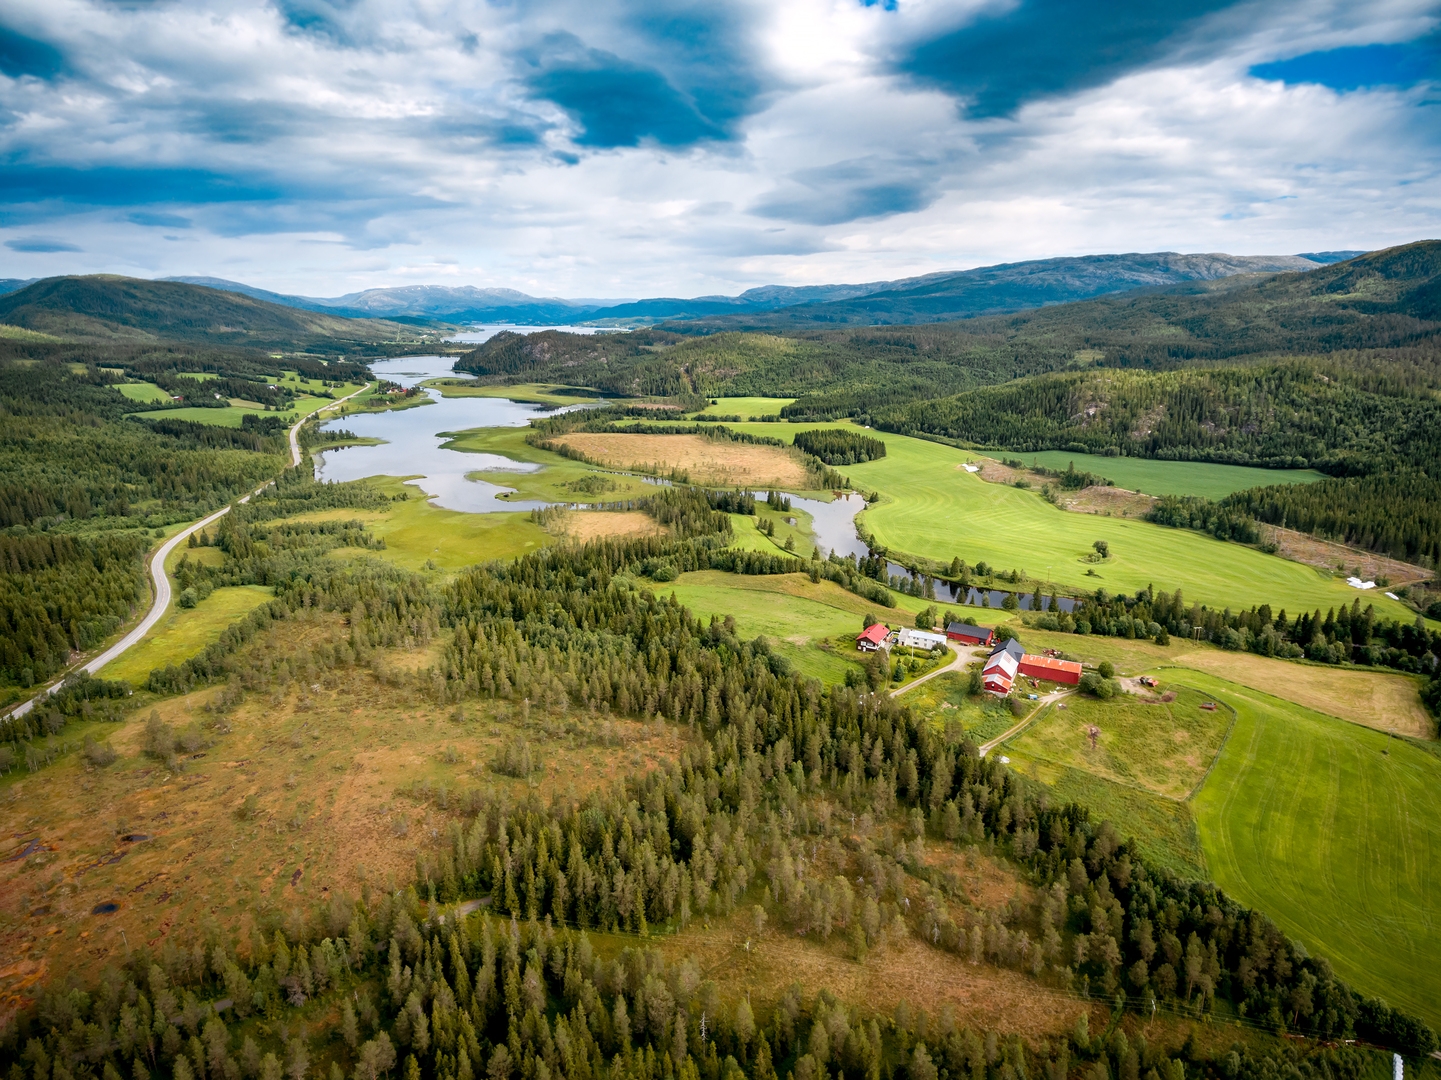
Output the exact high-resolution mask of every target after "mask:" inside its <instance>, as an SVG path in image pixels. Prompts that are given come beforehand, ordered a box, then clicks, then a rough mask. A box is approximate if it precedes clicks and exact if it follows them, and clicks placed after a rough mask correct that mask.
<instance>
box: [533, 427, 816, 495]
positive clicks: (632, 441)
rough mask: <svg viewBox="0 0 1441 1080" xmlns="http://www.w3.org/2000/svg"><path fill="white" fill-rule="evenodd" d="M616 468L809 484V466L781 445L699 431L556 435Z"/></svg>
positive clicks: (724, 480)
mask: <svg viewBox="0 0 1441 1080" xmlns="http://www.w3.org/2000/svg"><path fill="white" fill-rule="evenodd" d="M556 441H557V442H560V443H563V444H564V445H566V446H569V447H571V448H573V449H575V450H579V451H580V452H581V453H583V454H585V455H586V456H587V457H589V458H591V459H592V460H594V461H599V462H603V463H604V464H606V465H608V466H613V467H615V468H621V469H625V468H639V469H645V470H654V471H656V472H668V471H669V470H671V469H684V470H685V471H686V472H688V473H689V474H690V478H691V480H692V482H694V483H699V484H724V485H727V486H729V485H733V484H739V485H742V486H747V487H766V486H774V487H784V488H790V489H792V490H800V489H802V488H804V486H805V481H806V470H805V466H804V465H803V464H802V463H801V460H800V458H799V457H798V456H796V455H794V452H790V453H788V452H786V451H785V450H783V449H781V448H780V447H777V446H752V445H748V444H746V443H729V442H721V441H712V440H710V439H706V438H704V437H702V436H700V435H623V434H619V433H601V432H598V433H592V432H576V433H572V434H569V435H564V436H561V437H560V438H558V439H557V440H556Z"/></svg>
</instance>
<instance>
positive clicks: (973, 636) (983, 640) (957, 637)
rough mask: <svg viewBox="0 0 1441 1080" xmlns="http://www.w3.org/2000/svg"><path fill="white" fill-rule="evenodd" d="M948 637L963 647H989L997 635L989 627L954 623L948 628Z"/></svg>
mask: <svg viewBox="0 0 1441 1080" xmlns="http://www.w3.org/2000/svg"><path fill="white" fill-rule="evenodd" d="M946 637H948V638H950V639H951V640H952V641H959V642H960V643H961V644H962V645H989V644H990V643H991V642H992V641H994V640H995V637H996V633H995V631H994V630H992V629H991V628H990V627H989V626H972V625H971V624H970V623H959V622H953V623H951V624H950V625H949V626H947V627H946Z"/></svg>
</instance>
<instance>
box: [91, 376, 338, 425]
mask: <svg viewBox="0 0 1441 1080" xmlns="http://www.w3.org/2000/svg"><path fill="white" fill-rule="evenodd" d="M296 381H297V382H299V381H300V380H296ZM146 385H147V386H148V385H149V384H148V383H147V384H146ZM306 385H309V384H308V383H307V384H306ZM314 385H315V387H317V388H318V387H319V386H320V384H319V383H315V384H314ZM130 388H131V386H130V385H126V386H121V387H119V390H120V391H121V393H124V392H125V391H126V390H127V389H130ZM154 389H156V390H159V387H155V388H154ZM355 389H358V387H357V386H355V385H351V384H346V385H343V386H341V387H340V388H339V389H337V390H332V391H327V392H328V393H332V394H334V395H335V397H334V398H328V397H299V398H296V399H295V402H294V405H293V407H292V408H291V409H289V410H288V411H286V412H279V413H267V412H266V411H265V410H264V408H262V407H261V406H259V405H255V404H254V403H252V405H235V404H230V405H227V406H225V407H223V408H219V409H206V408H200V407H194V406H186V407H185V408H180V409H161V410H157V411H155V412H149V413H145V414H143V415H145V416H151V417H157V418H163V419H166V420H190V421H193V422H194V423H197V424H212V425H214V426H215V427H232V428H238V427H240V423H241V421H242V420H243V419H244V418H245V417H247V416H283V417H286V418H287V420H288V421H289V422H291V423H293V422H295V421H296V420H297V419H299V418H300V417H302V416H309V415H310V414H311V413H313V412H316V411H317V410H319V409H323V408H325V407H326V406H327V405H332V404H334V403H335V400H337V399H339V398H343V397H344V396H345V395H346V394H348V393H350V392H351V391H352V390H355ZM126 396H127V397H128V396H130V395H128V394H127V395H126ZM165 396H166V395H164V394H163V392H162V394H161V398H160V399H144V398H136V399H135V400H163V399H164V397H165ZM234 400H239V399H234ZM346 405H347V406H348V405H349V402H347V403H346ZM345 407H346V406H342V408H345Z"/></svg>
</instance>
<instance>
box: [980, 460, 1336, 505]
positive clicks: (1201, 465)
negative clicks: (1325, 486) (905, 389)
mask: <svg viewBox="0 0 1441 1080" xmlns="http://www.w3.org/2000/svg"><path fill="white" fill-rule="evenodd" d="M993 456H995V457H1006V458H1012V459H1019V460H1021V461H1024V462H1025V463H1026V464H1027V465H1032V464H1035V465H1040V466H1041V467H1042V468H1046V469H1060V470H1064V469H1066V468H1067V467H1068V466H1069V465H1071V464H1074V465H1075V466H1076V471H1077V472H1089V473H1095V474H1096V475H1097V476H1105V477H1108V478H1110V479H1111V480H1113V481H1114V482H1115V484H1116V486H1117V487H1123V488H1127V489H1129V490H1131V491H1144V492H1145V493H1146V494H1147V495H1199V496H1200V497H1202V498H1205V499H1223V498H1225V497H1226V496H1227V495H1230V494H1231V493H1232V492H1236V491H1245V490H1246V489H1247V488H1253V487H1262V486H1265V485H1269V484H1312V483H1315V482H1316V481H1317V480H1324V479H1326V474H1325V473H1322V472H1317V471H1316V470H1315V469H1257V468H1253V467H1251V466H1247V465H1213V464H1211V463H1210V462H1206V461H1154V460H1152V459H1150V458H1133V457H1101V456H1099V455H1096V454H1072V453H1069V452H1068V451H1065V450H1042V451H1041V452H1040V453H1031V454H1021V453H1016V454H996V455H993Z"/></svg>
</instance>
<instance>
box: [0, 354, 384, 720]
mask: <svg viewBox="0 0 1441 1080" xmlns="http://www.w3.org/2000/svg"><path fill="white" fill-rule="evenodd" d="M369 386H370V384H369V383H366V384H365V386H362V387H361V388H360V389H359V390H357V391H355V394H362V393H364V392H365V391H366V390H367V389H368V388H369ZM355 394H347V395H346V396H345V397H343V398H341V399H340V401H336V402H334V403H332V404H330V405H326V406H323V407H322V408H319V409H317V410H316V411H315V412H314V413H311V414H310V415H309V416H302V417H301V418H300V419H299V420H297V421H296V422H295V424H294V425H293V426H292V427H291V429H290V456H291V461H290V464H291V467H292V468H293V467H295V466H298V465H299V464H300V440H299V438H298V435H299V432H300V425H301V424H303V423H305V421H307V420H309V419H310V417H311V416H315V415H318V414H319V413H323V412H325V411H326V410H327V409H334V408H336V407H337V406H339V405H340V404H341V403H342V402H345V401H349V400H350V399H351V398H353V397H355ZM274 482H275V481H273V480H267V481H266V482H265V483H263V484H261V485H260V486H259V487H258V488H256V489H255V490H254V491H252V492H251V493H250V495H259V494H260V493H261V492H262V491H264V490H265V489H266V488H268V487H269V486H270V485H271V484H273V483H274ZM250 495H246V496H245V497H244V498H243V499H241V500H240V501H241V502H243V503H245V502H249V501H250ZM228 513H230V507H229V506H223V507H221V508H220V509H219V510H217V511H215V513H213V514H211V515H210V516H209V517H207V518H202V519H201V520H199V521H197V522H195V523H194V524H193V525H187V526H186V527H185V528H184V529H182V530H181V531H180V532H178V533H176V534H175V535H174V536H172V537H171V538H170V539H169V540H167V541H165V543H164V544H162V545H161V546H160V550H159V551H157V552H156V553H155V555H154V557H153V558H152V559H151V560H150V580H151V583H152V584H153V585H154V588H155V600H154V602H153V603H152V604H151V605H150V610H149V611H148V612H146V615H145V618H143V619H141V620H140V624H139V625H138V626H136V627H135V629H134V630H131V631H130V633H128V634H126V635H125V636H124V637H123V638H121V639H120V640H119V641H117V642H116V643H115V644H114V645H112V646H110V648H108V649H106V650H105V651H104V652H103V653H101V654H100V655H99V656H97V657H95V658H94V659H93V660H88V661H86V662H85V663H84V664H82V665H81V666H80V667H79V668H72V669H71V670H70V671H67V672H66V673H65V675H62V676H61V677H60V678H58V679H56V680H55V681H54V682H52V683H50V684H49V685H48V686H46V687H45V689H44V690H42V691H40V693H38V694H36V695H35V696H34V697H33V698H31V699H30V700H29V701H27V702H24V703H23V704H21V705H17V706H16V707H15V708H14V709H12V710H11V711H10V713H9V715H10V716H12V717H14V716H24V715H25V714H26V713H28V712H29V711H30V710H31V709H33V708H34V707H35V703H36V702H37V701H40V700H41V699H43V698H46V697H49V696H50V694H51V693H53V692H54V690H55V688H56V687H57V686H59V685H60V684H61V683H62V682H64V681H65V678H66V677H67V676H69V675H73V674H74V673H75V672H76V671H83V672H84V673H85V674H87V675H94V674H96V673H97V672H99V671H100V669H101V668H103V667H104V666H105V665H106V664H108V663H110V661H112V660H114V659H115V658H116V657H117V656H119V655H120V654H121V653H123V652H124V651H125V650H126V649H129V648H131V647H132V646H134V645H135V644H137V643H138V642H139V641H141V640H142V639H143V638H144V637H145V635H146V634H148V633H149V632H150V630H151V628H152V627H153V626H154V625H155V624H156V623H158V622H159V621H160V619H161V618H162V617H163V616H164V614H165V612H166V611H167V610H168V609H169V607H170V578H169V576H168V575H167V574H166V573H165V560H166V559H168V558H169V557H170V553H171V552H172V551H174V550H175V548H176V545H178V544H181V543H184V542H185V540H186V539H187V538H188V537H189V536H190V535H191V534H192V533H195V532H199V531H200V530H201V529H203V528H205V527H206V526H208V525H210V524H212V523H214V522H216V521H219V520H220V519H221V518H223V517H224V516H225V515H226V514H228Z"/></svg>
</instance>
